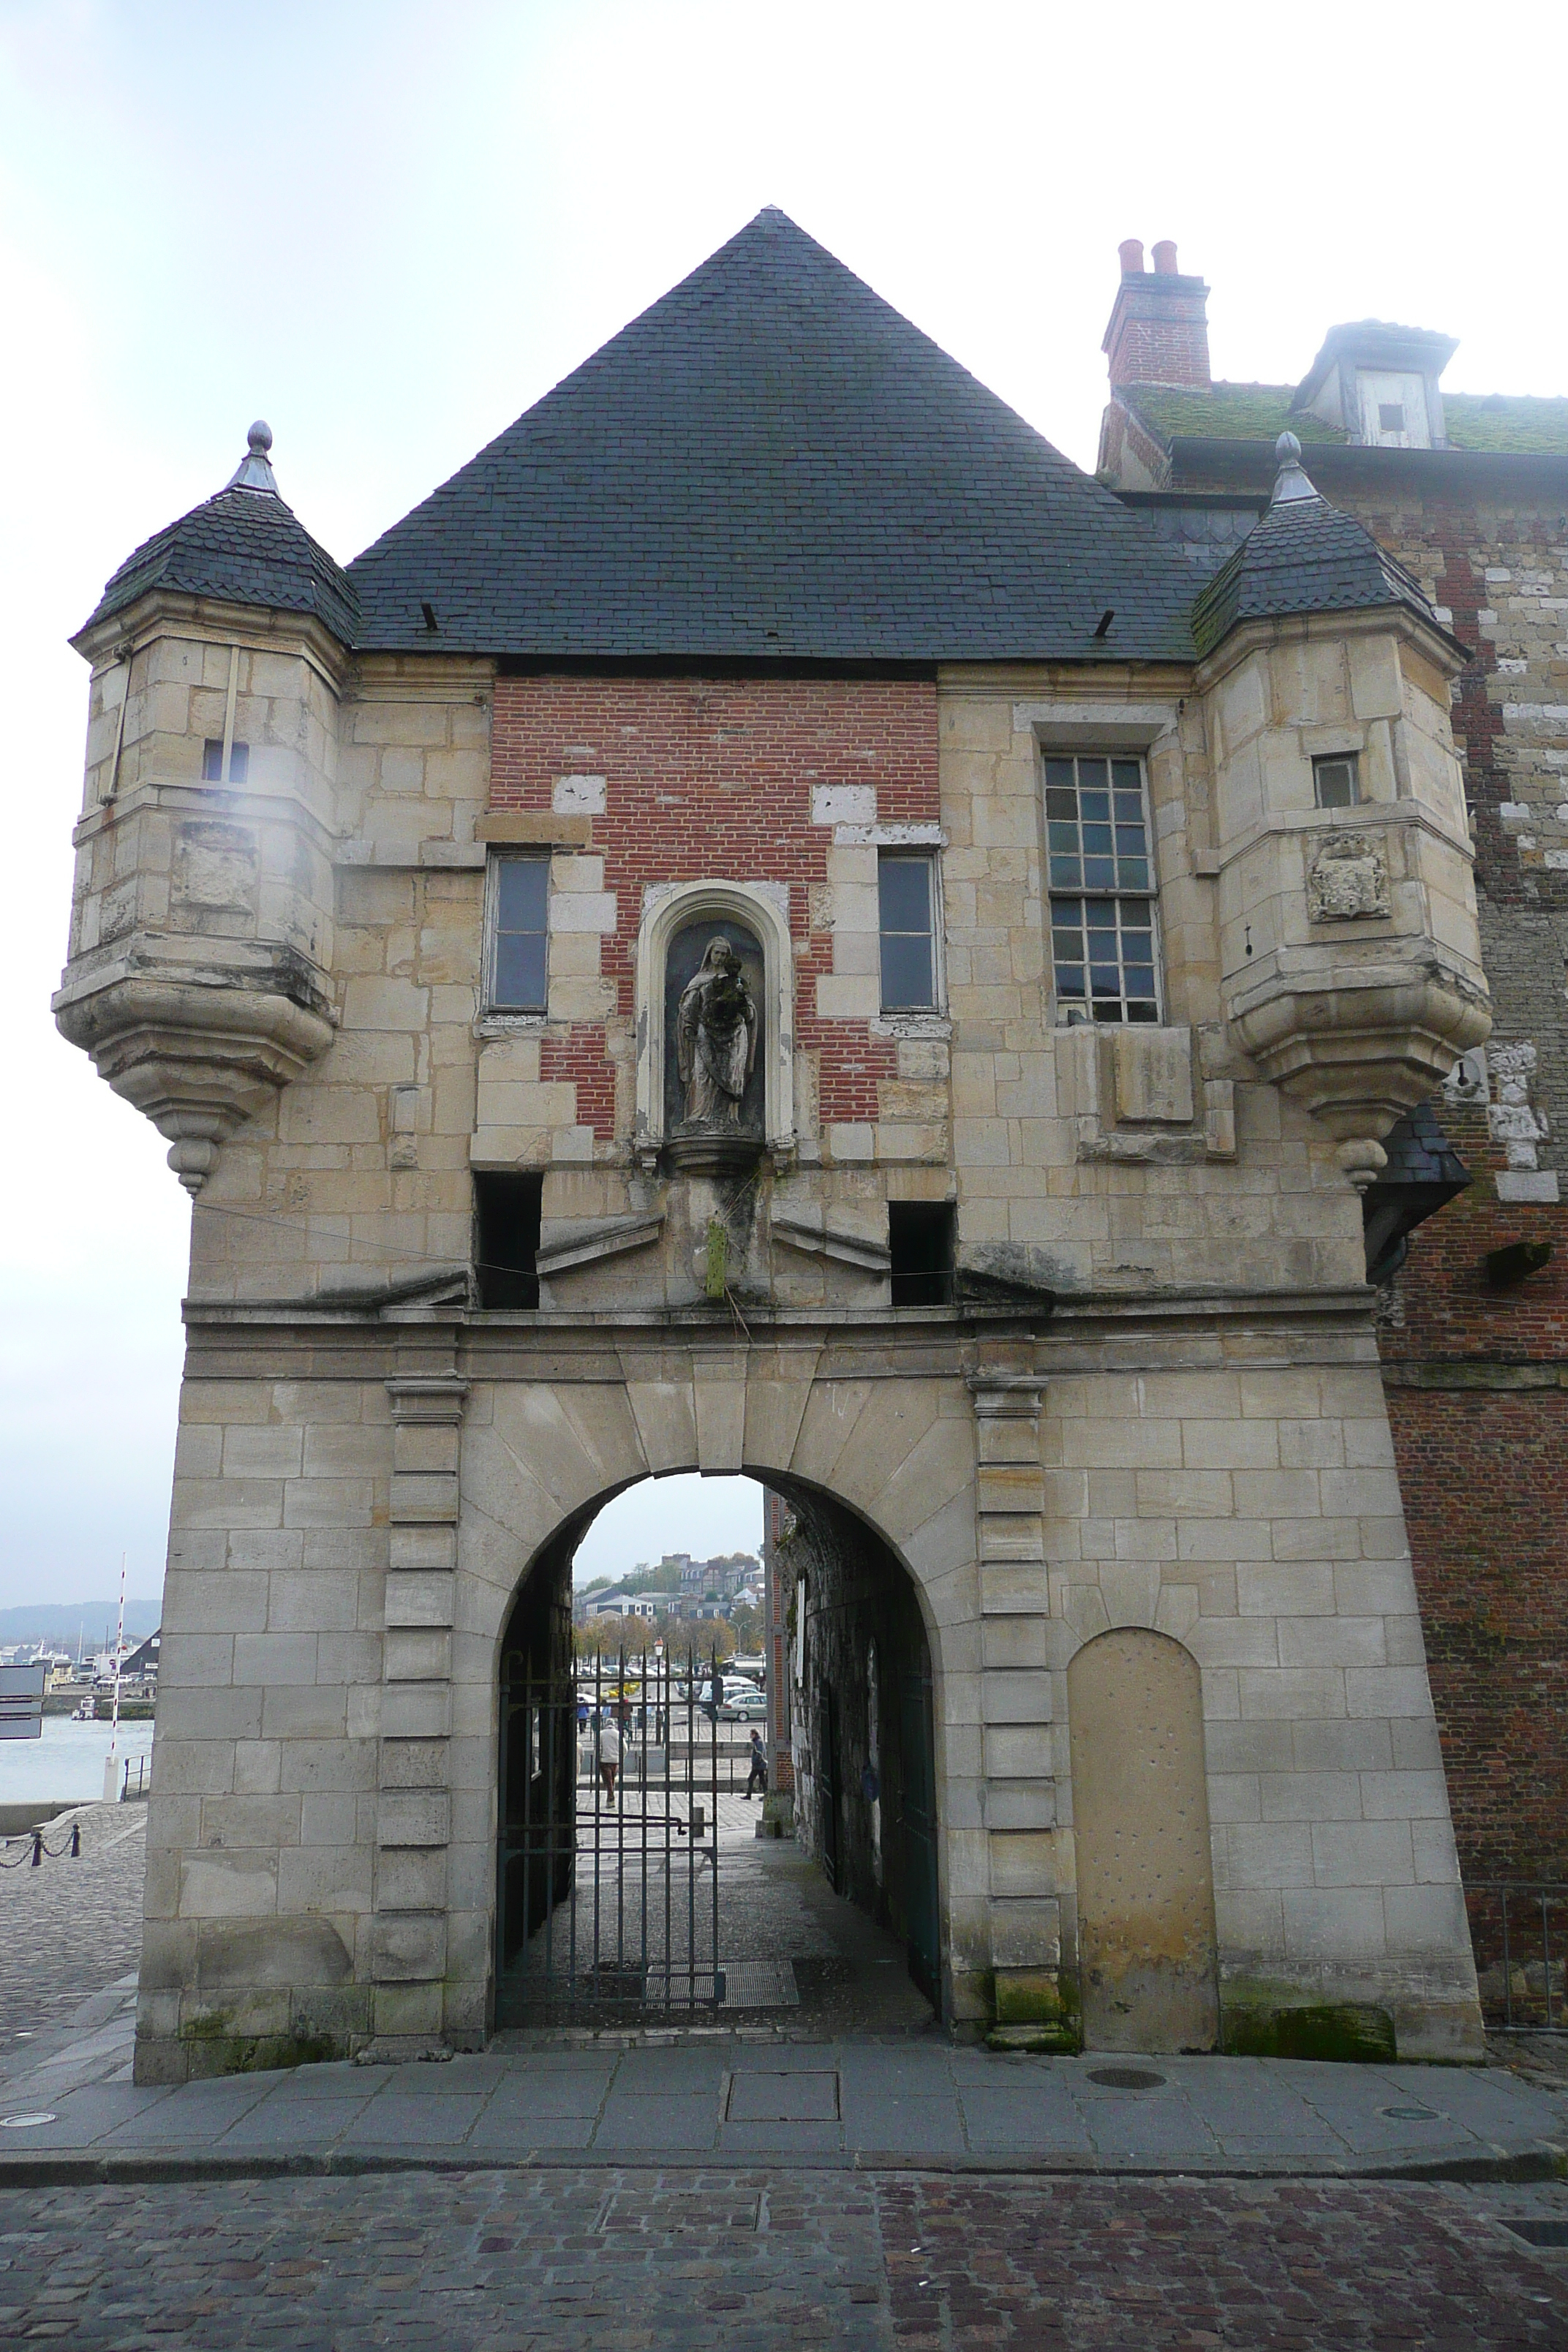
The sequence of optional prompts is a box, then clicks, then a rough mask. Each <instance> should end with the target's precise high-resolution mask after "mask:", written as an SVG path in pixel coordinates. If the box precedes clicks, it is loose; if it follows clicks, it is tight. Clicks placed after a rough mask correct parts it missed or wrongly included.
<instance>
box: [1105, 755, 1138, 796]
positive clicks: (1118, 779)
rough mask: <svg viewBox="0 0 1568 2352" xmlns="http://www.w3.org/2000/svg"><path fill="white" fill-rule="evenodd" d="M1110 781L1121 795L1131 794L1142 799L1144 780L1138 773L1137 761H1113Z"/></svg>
mask: <svg viewBox="0 0 1568 2352" xmlns="http://www.w3.org/2000/svg"><path fill="white" fill-rule="evenodd" d="M1110 780H1111V782H1112V783H1113V784H1114V785H1115V786H1116V789H1117V791H1118V792H1119V793H1133V794H1135V795H1136V796H1137V797H1138V798H1139V799H1142V788H1143V779H1142V776H1141V775H1140V774H1139V772H1138V762H1137V761H1136V760H1113V761H1111V763H1110Z"/></svg>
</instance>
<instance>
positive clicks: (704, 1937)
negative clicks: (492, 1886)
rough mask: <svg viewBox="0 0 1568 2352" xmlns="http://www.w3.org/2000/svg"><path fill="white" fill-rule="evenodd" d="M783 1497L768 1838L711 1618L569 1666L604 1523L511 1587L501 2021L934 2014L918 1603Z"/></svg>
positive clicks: (773, 1628) (805, 1505) (624, 1636)
mask: <svg viewBox="0 0 1568 2352" xmlns="http://www.w3.org/2000/svg"><path fill="white" fill-rule="evenodd" d="M774 1491H775V1493H776V1495H777V1496H778V1498H779V1501H778V1504H777V1505H774V1506H773V1507H771V1509H770V1518H769V1525H770V1528H771V1530H772V1539H770V1542H769V1544H768V1547H767V1549H768V1602H769V1608H768V1620H769V1630H770V1634H771V1638H769V1639H767V1640H766V1643H765V1650H764V1655H765V1661H766V1664H765V1670H764V1678H765V1680H766V1683H767V1691H766V1701H767V1712H766V1716H765V1717H764V1718H763V1719H762V1720H761V1721H760V1722H759V1724H758V1729H759V1730H760V1732H761V1733H762V1735H763V1740H764V1745H765V1748H766V1752H767V1758H768V1766H769V1778H770V1780H771V1786H772V1791H773V1797H772V1801H771V1802H770V1804H769V1805H768V1807H767V1819H766V1820H765V1822H759V1819H758V1816H759V1814H760V1813H761V1811H762V1807H761V1806H760V1805H758V1806H755V1807H753V1806H752V1802H751V1793H750V1789H749V1787H748V1777H749V1776H748V1769H747V1768H748V1762H749V1750H750V1748H751V1739H750V1732H751V1728H752V1726H751V1723H750V1721H749V1720H748V1719H747V1718H746V1717H744V1716H743V1715H742V1716H741V1717H740V1718H739V1719H738V1720H737V1719H735V1718H734V1717H733V1715H732V1714H731V1709H730V1708H729V1706H727V1705H725V1706H721V1704H720V1702H721V1700H723V1699H724V1697H725V1693H726V1678H725V1675H724V1671H723V1669H722V1668H721V1670H720V1672H719V1674H718V1675H717V1677H715V1675H714V1658H713V1650H714V1634H715V1632H716V1628H715V1627H714V1626H713V1624H712V1623H710V1622H709V1623H706V1624H704V1623H702V1622H696V1623H692V1624H691V1625H690V1626H689V1628H687V1627H686V1626H684V1625H682V1626H680V1627H673V1626H671V1625H669V1624H668V1623H666V1624H665V1625H664V1626H663V1627H662V1629H661V1632H662V1638H661V1639H660V1642H659V1644H658V1651H657V1652H656V1651H655V1649H654V1647H653V1645H652V1643H651V1641H650V1640H649V1638H648V1632H647V1629H646V1628H644V1627H641V1626H639V1625H637V1623H636V1622H635V1621H634V1622H631V1623H630V1624H628V1625H627V1626H626V1628H625V1629H623V1630H621V1631H619V1632H618V1633H617V1634H616V1636H615V1637H614V1646H613V1647H610V1648H608V1649H606V1648H605V1647H604V1646H602V1645H601V1644H600V1643H599V1642H597V1641H596V1640H595V1641H589V1642H587V1643H584V1642H582V1641H580V1642H579V1643H578V1645H577V1646H578V1648H579V1649H580V1650H583V1649H584V1648H585V1650H586V1654H583V1655H578V1656H576V1657H574V1640H573V1614H572V1564H573V1559H574V1554H575V1553H576V1551H577V1549H578V1547H579V1545H580V1544H581V1543H582V1540H583V1538H584V1533H585V1532H586V1530H587V1528H589V1526H590V1525H591V1523H592V1521H593V1520H594V1518H595V1515H596V1512H597V1509H598V1508H599V1507H600V1506H599V1504H597V1503H595V1505H592V1506H589V1507H585V1508H584V1509H583V1510H580V1511H579V1512H578V1513H577V1514H576V1515H575V1516H574V1517H573V1518H572V1519H571V1520H569V1521H568V1522H566V1523H565V1524H563V1526H562V1528H560V1529H559V1530H558V1531H557V1532H556V1534H555V1536H554V1537H553V1538H552V1539H551V1541H550V1542H549V1543H548V1544H547V1545H546V1546H545V1547H544V1549H542V1552H541V1553H540V1554H539V1555H538V1557H537V1558H536V1559H535V1560H534V1562H533V1563H532V1565H531V1569H530V1570H529V1571H528V1573H527V1575H526V1576H525V1577H524V1579H523V1581H522V1583H521V1586H520V1588H519V1589H518V1591H517V1594H516V1597H515V1600H514V1601H513V1603H512V1606H511V1609H510V1613H509V1616H508V1618H507V1621H506V1624H505V1628H504V1632H503V1634H502V1638H501V1643H500V1694H499V1696H500V1742H499V1765H500V1792H499V1793H500V1805H499V1822H498V1858H497V1937H496V1947H497V1948H496V1970H497V1973H496V2000H495V2019H496V2023H497V2025H498V2026H500V2027H502V2028H505V2027H507V2026H511V2025H523V2024H528V2025H538V2024H562V2023H569V2022H577V2023H586V2022H600V2023H605V2022H620V2023H637V2022H645V2021H650V2020H653V2019H656V2018H658V2017H660V2016H667V2015H672V2014H673V2015H674V2016H676V2017H677V2018H679V2016H680V2015H683V2014H684V2015H686V2016H688V2017H690V2016H692V2015H694V2014H697V2013H700V2012H701V2011H704V2010H711V2011H714V2012H715V2013H717V2012H721V2011H722V2012H724V2013H725V2014H727V2015H728V2016H730V2017H731V2019H732V2018H733V2017H734V2016H736V2015H738V2014H739V2013H740V2012H742V2011H747V2010H752V2009H759V2010H776V2009H785V2008H792V2009H796V2010H797V2011H798V2005H799V2004H800V2003H801V2002H803V2001H805V2002H806V2003H807V2005H808V2006H809V2005H810V2004H811V2003H812V2001H813V2000H817V1999H819V1998H820V1999H821V2000H829V1994H831V2000H829V2005H830V2006H831V2007H832V2009H833V2012H834V2016H835V2019H836V2021H849V2020H851V2019H853V2018H856V2017H858V2016H861V2015H866V2016H868V2015H869V2010H870V2009H872V2008H874V2009H875V2010H876V2011H877V2014H878V2017H879V2018H885V2019H886V2020H887V2021H889V2022H896V2023H898V2024H900V2025H902V2026H908V2025H910V2024H911V2023H916V2024H918V2023H919V2022H920V2021H921V2020H926V2021H929V2017H930V2013H931V2011H933V2010H934V2011H938V2012H940V2011H941V2009H942V1976H943V1969H942V1933H941V1916H942V1915H941V1903H940V1896H939V1886H938V1862H939V1849H938V1832H937V1799H936V1790H937V1784H938V1774H937V1759H936V1755H935V1748H934V1723H935V1710H934V1707H933V1677H932V1666H931V1649H930V1644H929V1642H928V1637H927V1633H926V1628H925V1625H924V1622H923V1621H922V1616H921V1605H920V1601H919V1597H918V1595H917V1592H916V1590H915V1586H914V1583H913V1581H912V1580H911V1578H910V1574H909V1571H908V1570H907V1569H906V1568H905V1567H904V1566H903V1564H902V1562H901V1561H900V1559H898V1558H897V1556H896V1554H895V1553H894V1552H893V1551H892V1549H891V1548H890V1547H889V1545H888V1544H887V1543H886V1542H885V1540H884V1539H883V1538H881V1537H880V1536H879V1535H878V1534H877V1533H876V1532H875V1531H874V1530H873V1529H872V1528H869V1527H868V1526H867V1525H866V1523H865V1522H864V1521H863V1520H862V1519H860V1518H858V1517H857V1516H856V1515H855V1514H854V1513H852V1512H851V1511H850V1510H849V1509H848V1508H847V1507H846V1506H845V1505H843V1504H842V1503H840V1502H837V1500H836V1499H835V1498H833V1497H831V1496H826V1495H824V1494H823V1493H821V1492H820V1491H819V1490H816V1489H814V1488H811V1487H809V1486H806V1485H805V1484H804V1483H801V1482H796V1481H791V1482H789V1484H788V1486H784V1484H783V1483H782V1482H780V1483H779V1484H778V1486H776V1487H775V1489H774ZM781 1506H782V1507H781ZM628 1637H629V1638H628ZM606 1758H613V1759H614V1761H615V1769H614V1771H613V1772H611V1773H608V1774H606V1773H605V1769H604V1767H605V1759H606ZM764 1831H765V1832H771V1833H772V1834H768V1835H764V1834H763V1832H764ZM781 1832H782V1834H780V1833H781ZM900 1964H901V1965H900ZM906 1971H907V1974H906ZM916 1988H918V1992H917V1991H916V1990H915V1989H916ZM873 1995H874V1996H875V1998H874V1999H873ZM921 1996H923V1999H922V1998H921Z"/></svg>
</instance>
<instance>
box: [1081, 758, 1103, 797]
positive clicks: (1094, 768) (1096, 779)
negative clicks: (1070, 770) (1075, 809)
mask: <svg viewBox="0 0 1568 2352" xmlns="http://www.w3.org/2000/svg"><path fill="white" fill-rule="evenodd" d="M1078 781H1079V790H1080V791H1083V792H1093V791H1096V790H1098V791H1100V792H1104V790H1105V761H1103V760H1080V761H1079V763H1078Z"/></svg>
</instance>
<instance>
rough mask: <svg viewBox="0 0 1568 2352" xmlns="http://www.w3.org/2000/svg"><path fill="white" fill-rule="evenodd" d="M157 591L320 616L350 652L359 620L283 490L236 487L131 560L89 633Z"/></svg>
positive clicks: (337, 572)
mask: <svg viewBox="0 0 1568 2352" xmlns="http://www.w3.org/2000/svg"><path fill="white" fill-rule="evenodd" d="M242 470H243V469H242ZM150 588H166V589H171V590H173V591H174V593H177V594H180V595H184V596H212V597H216V598H220V599H221V600H222V601H223V602H224V603H225V604H265V605H269V606H271V607H272V608H273V609H275V610H276V611H279V612H284V613H313V614H315V616H316V618H317V619H318V620H319V621H321V623H322V625H324V626H325V627H327V628H329V629H331V632H332V634H333V635H334V636H336V637H339V638H341V639H342V642H343V643H344V644H345V645H348V644H351V643H352V642H353V636H354V633H355V629H356V627H357V625H358V621H359V603H358V599H357V597H356V596H355V594H354V592H353V588H352V586H351V585H350V583H349V582H348V580H347V579H346V578H345V576H344V574H343V572H342V570H341V568H340V567H339V566H338V565H337V564H336V563H334V562H333V561H332V559H331V556H330V555H329V554H328V553H327V551H326V549H325V548H324V547H321V546H319V545H318V544H317V542H316V541H315V540H313V539H312V538H311V537H310V532H309V531H308V530H306V529H305V526H304V524H303V523H302V522H300V520H299V518H298V516H297V515H296V514H295V513H294V511H293V509H292V508H290V507H288V506H285V504H284V503H283V500H282V499H280V498H279V495H278V493H277V491H276V490H263V489H248V488H236V487H235V486H234V485H233V484H232V483H231V484H230V486H229V487H228V488H226V489H222V490H219V492H218V493H217V496H216V498H211V499H206V500H205V501H204V503H203V504H202V505H201V506H199V507H193V508H192V509H191V511H190V513H189V514H186V515H182V516H181V517H180V519H179V520H178V522H172V523H170V524H168V525H167V526H166V527H165V529H163V530H160V531H155V532H154V533H153V537H152V538H151V539H149V540H144V541H142V545H141V546H140V547H139V548H137V550H136V551H135V552H134V554H132V555H129V556H127V557H126V559H125V562H123V563H122V564H121V567H120V569H119V571H118V572H115V574H114V576H113V578H112V579H111V580H110V583H109V584H108V586H107V587H106V588H105V590H104V592H103V593H102V595H101V596H100V598H99V601H98V604H97V605H96V606H95V608H94V610H93V613H92V614H91V617H90V618H89V620H88V621H86V622H84V623H83V630H84V631H85V630H86V629H90V628H91V627H93V626H94V625H95V624H96V623H97V622H100V621H104V620H107V619H108V618H109V616H110V614H113V613H118V612H121V611H123V609H124V607H125V606H126V605H128V604H134V602H135V600H136V598H137V597H138V596H142V595H144V594H145V593H147V591H148V590H149V589H150Z"/></svg>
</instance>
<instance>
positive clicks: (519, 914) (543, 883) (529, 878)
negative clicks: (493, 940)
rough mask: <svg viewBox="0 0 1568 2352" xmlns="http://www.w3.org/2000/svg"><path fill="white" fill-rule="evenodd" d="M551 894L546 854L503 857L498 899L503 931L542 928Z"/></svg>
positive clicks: (537, 929) (540, 929)
mask: <svg viewBox="0 0 1568 2352" xmlns="http://www.w3.org/2000/svg"><path fill="white" fill-rule="evenodd" d="M549 896H550V865H549V861H548V859H546V858H543V857H503V858H502V859H501V861H500V895H499V898H498V900H497V906H498V909H499V928H500V929H501V930H503V931H542V930H543V929H544V910H545V906H546V903H547V901H548V899H549Z"/></svg>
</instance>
